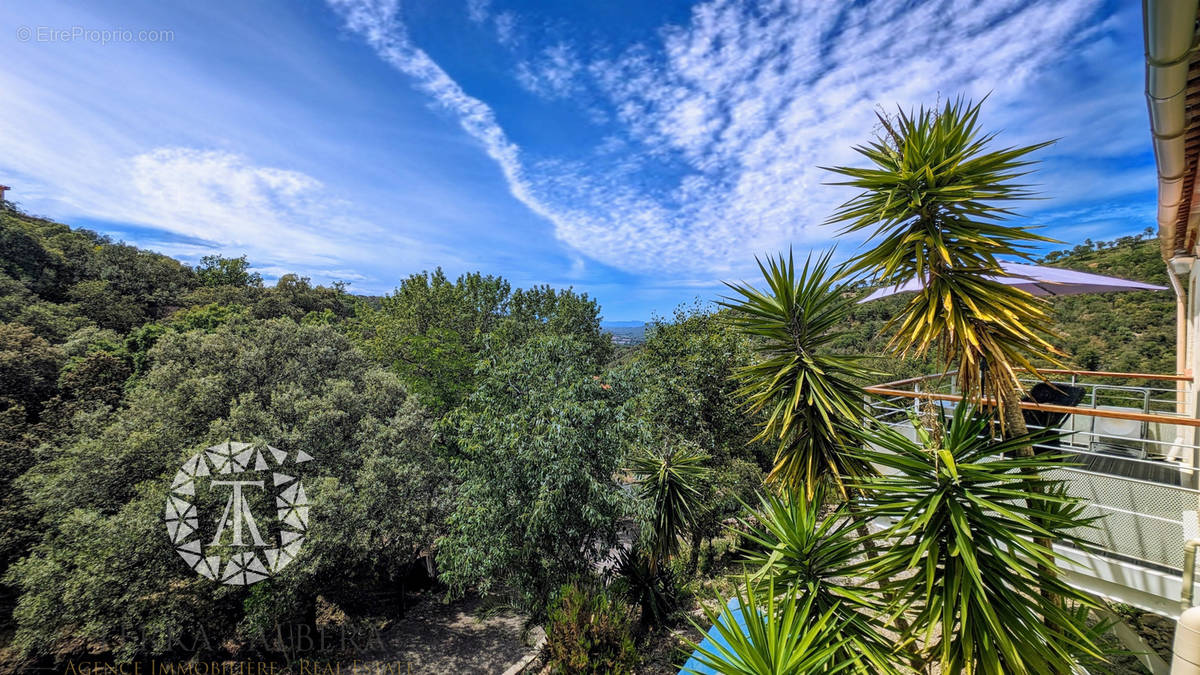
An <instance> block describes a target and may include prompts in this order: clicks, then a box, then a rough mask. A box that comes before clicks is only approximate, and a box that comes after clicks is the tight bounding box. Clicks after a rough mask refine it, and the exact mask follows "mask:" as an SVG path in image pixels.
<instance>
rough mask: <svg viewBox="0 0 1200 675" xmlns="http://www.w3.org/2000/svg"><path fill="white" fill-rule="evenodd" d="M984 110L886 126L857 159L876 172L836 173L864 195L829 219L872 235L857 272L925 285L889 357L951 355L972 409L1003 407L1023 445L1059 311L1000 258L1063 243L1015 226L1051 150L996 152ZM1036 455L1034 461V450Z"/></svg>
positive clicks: (1051, 356)
mask: <svg viewBox="0 0 1200 675" xmlns="http://www.w3.org/2000/svg"><path fill="white" fill-rule="evenodd" d="M979 111H980V105H979V104H972V103H967V102H965V101H963V100H962V99H959V100H957V101H955V102H953V103H949V102H947V103H946V105H945V106H944V107H943V108H942V109H941V110H940V111H938V110H936V109H926V108H921V109H919V110H917V111H916V112H915V113H906V112H904V111H899V113H898V114H897V115H896V116H895V117H889V116H887V115H882V114H881V115H880V116H879V121H880V126H881V129H882V132H881V133H880V134H879V136H878V137H877V138H876V140H875V141H874V142H871V143H868V144H866V145H863V146H859V147H856V148H855V150H856V151H857V152H858V153H859V154H861V155H862V156H863V157H865V158H866V159H867V160H869V162H870V165H871V166H869V167H867V168H855V167H837V168H833V169H830V170H831V171H833V172H835V173H838V174H841V175H843V176H846V177H847V178H848V180H845V181H842V182H838V183H835V184H837V185H847V186H851V187H854V188H858V189H859V190H861V191H862V192H861V193H859V194H858V195H857V196H855V197H854V198H852V199H850V200H849V201H847V202H846V203H845V204H843V205H842V206H841V207H840V208H839V209H838V210H837V211H836V212H835V213H834V215H833V216H832V217H831V218H830V221H831V222H834V223H844V224H845V227H844V228H843V230H842V232H843V233H854V232H860V231H866V232H869V233H870V236H869V237H868V239H867V241H868V242H873V243H874V247H873V248H871V249H869V250H867V251H865V252H864V253H862V254H861V255H859V256H857V257H856V258H854V259H853V260H852V261H851V265H850V267H849V268H848V271H849V272H851V273H857V272H868V273H870V274H871V275H872V276H873V277H874V279H875V280H876V281H877V282H878V283H880V284H882V285H885V286H892V285H897V284H903V283H905V282H908V281H910V280H912V279H914V278H915V279H920V280H922V282H923V287H922V289H921V290H920V291H918V292H917V293H914V294H913V297H912V299H911V300H910V301H909V302H908V304H907V305H906V306H905V308H904V309H903V311H901V312H900V314H898V315H897V316H896V317H894V318H893V319H892V321H891V322H889V324H888V326H887V328H886V329H885V330H886V331H890V332H892V339H891V342H890V343H889V347H890V348H891V349H893V350H895V351H896V352H898V353H900V354H907V353H913V354H915V355H918V356H921V355H924V354H926V353H928V352H929V350H930V349H933V348H940V351H941V353H942V355H943V356H944V357H945V358H946V359H947V360H948V361H949V362H950V363H951V364H953V365H954V366H956V367H957V369H958V381H959V383H960V386H961V387H962V388H963V391H964V393H965V394H967V396H968V397H969V398H972V399H976V400H977V399H980V398H982V397H984V396H991V397H994V398H995V399H996V400H998V402H999V405H1000V409H1001V411H1002V412H1003V421H1004V423H1005V426H1006V427H1007V428H1010V429H1011V433H1013V434H1014V435H1020V434H1022V433H1024V432H1025V424H1024V421H1023V419H1022V417H1021V413H1020V410H1019V407H1018V402H1019V392H1020V383H1019V382H1018V380H1017V377H1018V371H1019V370H1020V369H1024V370H1026V371H1028V372H1031V373H1034V374H1036V372H1037V370H1036V368H1035V367H1034V361H1036V360H1038V359H1044V360H1047V361H1050V362H1055V361H1056V357H1057V356H1058V355H1060V352H1059V350H1058V349H1056V348H1055V347H1054V346H1053V345H1052V344H1050V342H1048V341H1047V340H1046V338H1045V337H1043V336H1044V335H1048V334H1052V333H1053V330H1052V326H1051V319H1050V315H1049V312H1048V309H1049V305H1048V303H1046V302H1045V301H1044V300H1042V299H1040V298H1037V297H1034V296H1033V295H1031V294H1029V293H1028V292H1026V291H1024V290H1021V289H1019V288H1016V287H1013V286H1008V285H1005V284H1002V283H999V282H997V281H995V280H994V279H991V278H989V277H994V276H998V275H1000V276H1002V275H1003V274H1004V271H1003V269H1002V268H1001V267H1000V265H999V261H998V260H997V257H998V256H1009V257H1016V258H1026V259H1028V258H1029V252H1030V250H1031V247H1032V246H1033V245H1035V244H1039V243H1044V242H1053V241H1054V240H1053V239H1049V238H1047V237H1044V236H1042V235H1039V234H1037V233H1035V232H1033V231H1032V229H1031V228H1029V227H1024V226H1019V225H1013V224H1011V223H1008V222H1006V221H1007V220H1008V219H1009V218H1011V217H1012V216H1014V215H1015V214H1014V213H1013V211H1012V210H1011V209H1010V208H1009V205H1010V204H1011V203H1012V202H1013V201H1014V200H1021V199H1028V198H1031V197H1032V196H1033V193H1032V192H1031V191H1030V189H1029V186H1028V185H1026V184H1023V183H1021V182H1019V180H1020V178H1021V177H1022V176H1024V175H1025V174H1026V173H1027V172H1028V169H1029V167H1030V165H1031V164H1032V161H1031V160H1029V159H1028V155H1029V154H1030V153H1032V152H1034V151H1035V150H1038V149H1039V148H1043V147H1045V146H1046V145H1048V143H1039V144H1036V145H1029V146H1023V147H1011V148H1001V149H992V148H991V145H992V141H993V140H994V138H995V135H994V134H987V133H984V132H982V131H981V129H980V123H979ZM1024 452H1025V454H1030V453H1031V451H1030V450H1028V449H1027V450H1025V451H1024Z"/></svg>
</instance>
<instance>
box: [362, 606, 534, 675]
mask: <svg viewBox="0 0 1200 675" xmlns="http://www.w3.org/2000/svg"><path fill="white" fill-rule="evenodd" d="M479 607H480V603H479V601H478V600H477V599H473V598H468V599H464V600H462V601H459V602H455V603H453V604H450V605H444V604H442V603H441V602H440V601H439V600H438V599H437V598H435V597H430V596H426V597H423V598H422V599H421V600H420V601H419V602H418V603H417V604H414V605H411V606H410V607H409V608H408V611H407V612H406V614H405V616H404V618H403V619H401V620H399V621H397V622H396V623H395V624H394V625H392V626H390V627H388V629H387V630H385V631H384V632H383V634H382V636H381V638H382V642H383V646H382V647H379V646H375V647H373V648H372V649H371V650H370V651H367V652H364V653H363V654H362V655H361V656H360V657H359V658H360V659H362V666H361V668H359V669H358V670H359V672H364V673H379V674H380V675H382V674H384V673H388V674H396V675H408V673H464V674H465V673H503V672H504V671H505V670H506V669H507V668H508V667H509V666H511V665H513V664H515V663H516V662H517V661H519V660H520V659H521V658H522V657H523V656H524V655H525V654H526V652H528V651H529V647H528V646H526V644H525V642H524V641H523V638H524V637H525V636H524V635H523V633H524V631H523V625H524V620H523V619H522V617H521V616H520V615H518V614H516V613H515V612H512V611H509V610H506V611H497V612H491V613H487V614H482V613H480V612H479V611H478V610H479Z"/></svg>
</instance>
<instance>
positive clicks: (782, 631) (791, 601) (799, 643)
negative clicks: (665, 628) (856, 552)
mask: <svg viewBox="0 0 1200 675" xmlns="http://www.w3.org/2000/svg"><path fill="white" fill-rule="evenodd" d="M746 581H747V583H748V582H749V579H746ZM717 601H718V602H719V603H721V611H720V612H717V611H714V610H712V609H709V608H707V607H706V608H705V609H704V613H705V615H706V616H707V617H708V620H709V622H711V623H712V625H713V627H714V628H715V630H716V632H717V634H718V636H719V639H718V640H714V641H712V644H711V646H702V645H700V644H697V643H695V642H691V641H688V644H689V645H690V646H691V647H692V649H694V650H695V652H694V654H695V656H694V658H695V659H696V660H697V661H699V662H700V665H702V666H703V667H705V668H708V669H710V670H714V671H716V672H718V673H722V674H723V675H807V674H809V673H837V672H842V671H844V670H846V669H847V668H849V667H851V666H852V665H853V664H852V663H851V662H848V661H840V660H839V658H838V657H839V654H841V653H842V651H843V648H844V647H845V644H846V640H845V638H842V637H840V636H839V635H838V634H837V623H836V617H835V609H829V610H826V611H825V612H820V611H818V610H817V609H816V607H815V606H814V603H813V600H812V598H807V599H802V598H800V596H799V593H798V591H797V590H796V589H792V590H790V591H787V592H786V593H783V594H782V596H780V597H777V596H776V594H775V592H774V589H773V588H771V589H769V590H768V592H767V593H766V594H765V601H764V602H760V601H759V600H758V599H757V598H756V597H755V593H749V592H742V591H739V593H738V594H737V595H736V596H735V597H734V599H733V600H732V601H730V602H725V601H724V600H722V599H721V598H720V597H718V598H717ZM692 625H693V626H695V627H696V628H697V629H698V630H700V631H703V630H704V627H703V626H701V625H700V624H698V623H696V622H695V621H693V622H692ZM680 672H686V673H695V674H696V675H701V674H702V673H705V672H707V671H701V670H696V669H694V668H690V667H687V666H686V664H685V667H684V668H683V670H681V671H680Z"/></svg>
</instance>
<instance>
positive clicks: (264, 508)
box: [166, 441, 312, 585]
mask: <svg viewBox="0 0 1200 675" xmlns="http://www.w3.org/2000/svg"><path fill="white" fill-rule="evenodd" d="M310 460H312V456H311V455H309V454H308V453H306V452H304V451H303V450H298V451H296V452H294V453H288V452H284V451H283V450H279V449H278V448H273V447H271V446H269V445H267V446H262V447H255V446H254V445H253V444H251V443H238V442H236V441H226V442H225V443H221V444H218V445H214V446H212V447H210V448H206V449H205V450H204V451H202V452H198V453H196V454H195V455H192V456H191V457H190V458H188V460H187V461H186V462H184V463H183V467H182V468H180V469H179V472H178V473H176V474H175V480H174V481H173V482H172V484H171V491H170V493H169V494H168V495H167V510H166V521H167V534H168V535H170V537H171V543H172V544H173V545H174V546H175V550H176V552H178V553H179V555H180V556H181V557H182V558H183V559H184V560H185V561H186V562H187V564H188V566H190V567H191V568H192V569H193V570H195V571H196V572H198V573H199V574H201V575H203V576H206V577H208V578H209V579H214V580H216V581H220V582H221V583H225V584H233V585H247V584H253V583H255V582H258V581H262V580H263V579H266V578H267V577H269V576H271V575H272V574H274V573H276V572H278V571H279V570H281V569H283V568H284V567H287V565H288V564H289V563H291V562H292V561H293V560H294V559H295V558H296V554H297V553H299V551H300V546H301V545H303V544H304V533H305V531H306V530H307V529H308V497H307V496H306V495H305V494H304V485H302V484H301V482H300V479H299V477H298V472H297V470H296V468H297V466H296V465H298V464H301V463H303V462H307V461H310ZM272 503H273V504H274V509H275V513H274V517H273V518H272V517H270V516H269V515H267V516H266V517H264V515H265V514H268V513H269V512H270V509H271V504H272ZM214 516H216V517H214Z"/></svg>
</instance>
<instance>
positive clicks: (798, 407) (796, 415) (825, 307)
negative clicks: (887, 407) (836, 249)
mask: <svg viewBox="0 0 1200 675" xmlns="http://www.w3.org/2000/svg"><path fill="white" fill-rule="evenodd" d="M758 264H759V269H760V270H761V271H762V275H763V279H764V280H765V281H766V283H767V288H766V289H765V290H759V289H757V288H755V287H753V286H751V285H749V284H727V285H728V286H729V288H731V289H732V290H733V291H734V292H735V293H736V297H728V298H725V299H724V300H723V301H722V302H721V305H722V306H724V307H727V308H730V309H732V310H734V311H733V313H732V318H731V321H732V323H733V326H734V327H735V328H736V329H737V330H739V331H741V332H743V333H744V334H747V335H750V336H752V337H754V338H756V339H757V346H756V350H757V351H758V353H759V354H760V356H761V358H760V359H759V360H758V361H756V362H755V363H754V364H751V365H748V366H745V367H743V368H741V369H740V370H739V371H738V373H737V377H738V379H739V381H740V384H741V387H740V389H739V390H738V393H739V394H740V395H741V396H743V397H744V398H745V400H746V406H747V408H748V410H749V412H751V413H760V412H761V413H764V415H765V422H764V423H763V426H762V430H761V431H760V432H759V434H758V436H757V438H756V439H755V440H767V441H770V442H773V443H775V444H776V453H775V466H774V468H772V470H771V472H770V474H769V475H768V480H771V481H777V482H779V483H781V484H783V485H784V486H786V487H787V488H789V489H792V490H801V489H802V490H804V491H805V494H806V495H808V496H809V498H811V497H812V494H813V491H814V490H815V489H816V487H817V485H818V484H820V483H821V482H822V481H826V480H828V481H829V482H831V483H833V484H834V485H835V486H836V488H837V490H838V492H839V493H840V494H841V495H843V496H845V495H846V490H845V487H844V485H843V479H844V478H846V477H851V478H854V477H858V476H862V475H868V474H870V473H871V472H872V469H871V467H870V466H869V465H868V464H865V463H863V462H861V461H858V460H857V459H855V458H854V457H853V456H852V455H849V454H848V453H846V452H845V442H846V439H847V438H849V437H850V433H849V432H850V430H851V429H852V428H855V427H857V426H858V425H859V424H860V423H861V420H862V418H863V415H864V405H863V392H862V389H861V388H860V387H858V386H857V385H855V384H854V378H855V377H863V376H868V377H869V376H872V375H873V372H872V369H871V368H870V366H869V365H868V364H867V359H868V358H869V357H866V356H862V355H857V354H838V353H835V352H834V351H833V350H832V348H831V346H832V344H833V343H834V342H835V341H836V340H837V339H838V338H840V337H842V336H843V335H844V331H843V327H844V326H845V325H846V324H847V321H848V318H849V315H850V309H851V307H852V303H853V299H852V297H851V294H850V293H849V291H848V289H847V288H846V287H845V286H844V285H843V284H841V283H839V282H837V281H836V279H837V278H838V271H837V270H834V269H833V268H832V266H831V264H830V254H828V253H827V254H824V255H821V256H818V257H817V258H816V259H813V258H812V257H811V256H810V257H809V258H808V259H807V260H805V262H804V267H803V268H802V269H801V270H800V271H799V273H797V271H796V265H795V262H794V260H793V258H792V254H791V252H789V253H788V255H787V257H786V258H785V257H783V256H782V255H780V256H779V258H778V259H776V258H768V259H767V262H766V264H765V265H764V264H763V262H762V261H759V263H758Z"/></svg>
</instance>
